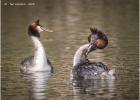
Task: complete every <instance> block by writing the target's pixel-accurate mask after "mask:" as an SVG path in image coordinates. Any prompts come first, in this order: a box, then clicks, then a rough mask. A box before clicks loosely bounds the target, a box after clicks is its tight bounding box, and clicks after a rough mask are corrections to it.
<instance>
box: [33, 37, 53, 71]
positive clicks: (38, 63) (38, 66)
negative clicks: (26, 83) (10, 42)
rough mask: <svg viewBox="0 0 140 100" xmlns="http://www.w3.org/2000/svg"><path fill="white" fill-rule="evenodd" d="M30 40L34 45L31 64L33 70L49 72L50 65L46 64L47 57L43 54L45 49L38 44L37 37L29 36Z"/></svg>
mask: <svg viewBox="0 0 140 100" xmlns="http://www.w3.org/2000/svg"><path fill="white" fill-rule="evenodd" d="M31 39H32V41H33V43H34V46H35V49H36V51H35V54H34V62H33V65H34V67H33V70H35V71H42V70H44V71H45V70H48V71H50V70H51V67H50V65H49V64H48V62H47V59H48V58H47V55H46V53H45V49H44V47H43V45H42V43H41V42H40V40H39V38H38V37H35V36H31Z"/></svg>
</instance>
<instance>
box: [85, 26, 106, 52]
mask: <svg viewBox="0 0 140 100" xmlns="http://www.w3.org/2000/svg"><path fill="white" fill-rule="evenodd" d="M90 31H91V34H90V35H89V36H88V41H89V43H90V44H89V47H88V50H87V54H88V53H89V52H91V51H93V50H95V49H104V48H105V47H106V46H107V45H108V38H107V36H106V35H105V34H104V33H103V32H102V31H100V30H97V29H96V28H90Z"/></svg>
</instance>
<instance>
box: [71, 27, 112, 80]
mask: <svg viewBox="0 0 140 100" xmlns="http://www.w3.org/2000/svg"><path fill="white" fill-rule="evenodd" d="M90 30H91V34H90V35H89V36H88V41H89V43H87V44H84V45H82V46H81V47H80V48H79V49H78V50H77V51H76V53H75V55H74V60H73V68H72V70H71V79H72V80H79V79H80V80H81V79H82V80H83V79H115V70H114V69H112V70H110V69H109V68H108V67H107V66H106V65H105V64H103V63H102V62H93V61H90V60H88V58H87V56H88V54H89V53H90V52H92V51H95V50H96V49H104V48H105V47H106V46H107V45H108V38H107V36H106V35H105V34H104V33H103V32H102V31H100V30H98V29H96V28H90Z"/></svg>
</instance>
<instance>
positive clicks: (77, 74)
mask: <svg viewBox="0 0 140 100" xmlns="http://www.w3.org/2000/svg"><path fill="white" fill-rule="evenodd" d="M108 71H109V69H108V68H107V66H106V65H105V64H103V63H102V62H91V61H88V62H85V63H81V64H79V65H76V66H74V68H73V70H72V72H73V77H74V79H76V78H80V79H100V77H101V74H102V73H103V72H108Z"/></svg>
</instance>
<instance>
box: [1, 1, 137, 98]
mask: <svg viewBox="0 0 140 100" xmlns="http://www.w3.org/2000/svg"><path fill="white" fill-rule="evenodd" d="M10 3H14V4H16V3H26V5H13V6H11V5H10ZM28 3H32V5H30V6H29V5H27V4H28ZM6 4H7V5H6ZM1 6H2V20H1V21H2V27H1V28H2V32H1V47H2V48H1V57H2V60H1V61H2V67H1V85H2V86H1V89H2V90H1V93H2V94H1V95H2V96H1V99H2V100H138V96H139V83H138V82H139V75H138V73H139V63H138V62H139V56H138V54H139V52H138V42H139V41H138V35H139V28H138V24H139V20H138V17H139V13H138V12H139V1H138V0H2V2H1ZM37 19H40V21H41V22H40V23H41V24H42V25H43V26H46V27H48V28H50V29H52V30H54V32H53V33H45V32H44V33H42V34H41V41H42V43H43V45H44V47H45V49H46V52H47V54H48V56H49V59H50V61H51V62H52V64H53V66H54V74H53V75H52V76H51V77H49V78H48V77H45V75H44V74H41V75H40V74H39V75H33V76H23V75H21V73H20V72H19V66H20V62H21V60H22V59H23V58H24V57H26V56H28V55H32V54H33V52H34V49H33V45H32V42H31V40H30V38H29V37H28V35H27V29H28V26H29V24H30V23H32V22H34V21H35V20H37ZM90 27H95V28H98V29H99V30H102V31H103V32H105V33H106V34H107V36H108V38H109V45H108V47H107V48H105V49H104V50H97V51H95V52H93V53H91V54H90V55H89V59H92V60H95V61H101V62H104V63H105V64H106V65H108V66H109V68H115V69H116V74H117V80H115V81H106V80H96V81H92V82H85V83H81V84H80V85H79V86H74V85H72V84H71V82H70V70H71V69H72V64H73V56H74V54H75V52H76V50H77V49H78V48H79V47H80V46H81V45H83V44H85V43H87V37H88V35H89V34H90V30H89V28H90ZM40 77H41V78H40Z"/></svg>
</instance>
